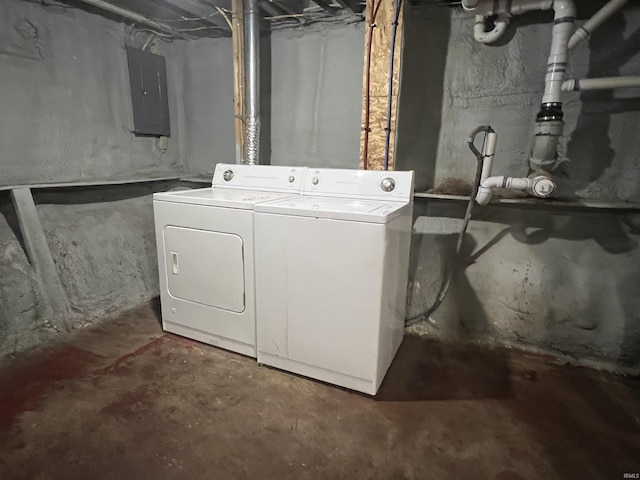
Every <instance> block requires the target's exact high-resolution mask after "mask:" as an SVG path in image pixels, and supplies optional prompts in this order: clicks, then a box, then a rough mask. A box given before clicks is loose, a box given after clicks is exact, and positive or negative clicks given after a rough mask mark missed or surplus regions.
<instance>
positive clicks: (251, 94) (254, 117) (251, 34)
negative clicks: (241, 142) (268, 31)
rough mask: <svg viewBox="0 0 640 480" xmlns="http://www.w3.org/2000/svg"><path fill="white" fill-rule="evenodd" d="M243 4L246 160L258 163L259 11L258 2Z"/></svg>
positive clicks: (250, 0) (245, 2)
mask: <svg viewBox="0 0 640 480" xmlns="http://www.w3.org/2000/svg"><path fill="white" fill-rule="evenodd" d="M243 2H244V44H245V46H244V51H245V82H246V85H245V90H244V91H245V95H246V97H245V98H246V100H245V108H246V119H245V121H246V129H245V131H246V143H245V147H246V148H245V151H246V159H245V162H246V163H248V164H249V165H256V164H259V163H260V159H259V155H260V11H259V8H258V0H243Z"/></svg>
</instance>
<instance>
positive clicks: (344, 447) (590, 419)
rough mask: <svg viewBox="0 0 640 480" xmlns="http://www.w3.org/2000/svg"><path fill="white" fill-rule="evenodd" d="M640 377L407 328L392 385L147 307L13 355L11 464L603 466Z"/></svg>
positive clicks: (533, 470) (388, 473)
mask: <svg viewBox="0 0 640 480" xmlns="http://www.w3.org/2000/svg"><path fill="white" fill-rule="evenodd" d="M637 472H640V381H639V380H637V379H636V380H632V379H628V378H622V377H617V376H614V375H611V374H605V373H600V372H596V371H592V370H588V369H582V368H570V367H563V366H559V365H556V364H554V363H553V362H551V361H550V360H549V359H546V358H540V357H535V356H531V355H524V354H522V353H517V352H513V351H509V350H503V349H487V348H479V347H455V348H453V347H450V346H444V345H441V344H438V343H433V342H430V341H426V340H424V339H422V338H416V337H407V338H406V339H405V341H404V343H403V345H402V347H401V350H400V352H399V354H398V357H397V358H396V360H395V361H394V364H393V365H392V367H391V370H390V371H389V373H388V375H387V378H386V380H385V382H384V384H383V386H382V389H381V391H380V393H379V394H378V396H377V397H375V398H369V397H366V396H363V395H359V394H355V393H351V392H348V391H345V390H341V389H338V388H334V387H331V386H328V385H324V384H322V383H318V382H314V381H311V380H307V379H305V378H301V377H297V376H294V375H290V374H287V373H283V372H279V371H276V370H271V369H269V368H266V367H260V366H258V365H257V364H256V363H255V361H253V360H251V359H249V358H245V357H242V356H239V355H235V354H232V353H228V352H225V351H223V350H218V349H216V348H213V347H209V346H207V345H202V344H200V343H197V342H192V341H190V340H186V339H183V338H180V337H176V336H173V335H170V334H163V333H162V331H161V329H160V325H159V320H158V313H157V309H156V308H154V307H153V306H145V307H141V308H138V309H135V310H132V311H130V312H128V313H126V314H124V315H122V316H121V317H119V318H117V319H115V320H112V321H107V322H104V323H102V324H99V325H96V326H94V327H91V328H88V329H87V330H84V331H82V332H80V333H78V334H77V335H75V336H74V337H73V338H70V339H68V340H67V341H65V342H63V343H58V344H55V345H50V346H47V347H46V348H41V349H39V350H35V351H31V352H27V353H25V354H21V355H19V356H18V357H17V358H16V359H13V360H6V361H3V363H2V364H0V479H2V480H8V479H40V480H45V479H65V480H72V479H118V480H124V479H174V478H175V479H200V478H202V479H218V478H219V479H243V478H246V479H296V480H297V479H305V478H313V479H316V478H317V479H330V478H331V479H333V478H344V479H364V478H380V479H401V478H410V479H421V480H422V479H452V478H483V479H484V478H490V479H493V478H495V479H523V478H526V479H555V478H557V479H563V480H566V479H573V478H576V479H578V478H579V479H596V478H607V479H617V478H623V475H624V473H637Z"/></svg>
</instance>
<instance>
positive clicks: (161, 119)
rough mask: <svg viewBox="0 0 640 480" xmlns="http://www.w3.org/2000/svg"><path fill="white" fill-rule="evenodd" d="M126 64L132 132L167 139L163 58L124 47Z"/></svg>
mask: <svg viewBox="0 0 640 480" xmlns="http://www.w3.org/2000/svg"><path fill="white" fill-rule="evenodd" d="M127 61H128V63H129V80H130V82H131V104H132V106H133V123H134V130H133V132H134V133H135V134H137V135H155V136H163V137H168V136H170V135H171V129H170V126H169V101H168V99H167V69H166V64H165V60H164V57H161V56H160V55H154V54H153V53H149V52H145V51H143V50H137V49H135V48H127Z"/></svg>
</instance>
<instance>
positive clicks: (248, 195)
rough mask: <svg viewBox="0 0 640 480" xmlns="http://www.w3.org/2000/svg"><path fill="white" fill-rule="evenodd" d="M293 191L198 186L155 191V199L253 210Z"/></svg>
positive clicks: (287, 195) (288, 195) (289, 194)
mask: <svg viewBox="0 0 640 480" xmlns="http://www.w3.org/2000/svg"><path fill="white" fill-rule="evenodd" d="M291 195H292V193H283V192H261V191H258V190H235V189H231V188H198V189H196V190H180V191H177V192H163V193H154V194H153V200H154V201H163V202H173V203H188V204H191V205H207V206H210V207H227V208H242V209H245V210H252V209H253V206H254V205H255V204H256V203H259V202H266V201H269V200H276V199H282V198H286V197H290V196H291Z"/></svg>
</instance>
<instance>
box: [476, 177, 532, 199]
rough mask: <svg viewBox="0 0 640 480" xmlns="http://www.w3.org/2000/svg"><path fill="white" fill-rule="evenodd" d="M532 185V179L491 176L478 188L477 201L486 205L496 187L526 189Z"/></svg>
mask: <svg viewBox="0 0 640 480" xmlns="http://www.w3.org/2000/svg"><path fill="white" fill-rule="evenodd" d="M530 186H531V180H529V179H528V178H518V177H489V178H485V179H484V180H483V182H482V183H481V184H480V188H478V194H477V195H476V202H477V203H478V204H479V205H486V204H488V203H489V202H490V201H491V196H492V195H493V189H494V188H506V189H508V190H526V189H528V188H529V187H530Z"/></svg>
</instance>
